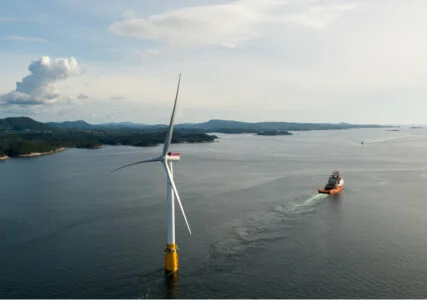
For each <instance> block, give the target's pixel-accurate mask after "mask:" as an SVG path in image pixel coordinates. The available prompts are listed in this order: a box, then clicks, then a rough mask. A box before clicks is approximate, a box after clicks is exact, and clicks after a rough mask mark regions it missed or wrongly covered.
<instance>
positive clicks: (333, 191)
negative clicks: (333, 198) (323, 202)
mask: <svg viewBox="0 0 427 300" xmlns="http://www.w3.org/2000/svg"><path fill="white" fill-rule="evenodd" d="M343 187H344V184H343V185H340V186H337V187H336V188H333V189H328V190H326V189H318V192H319V194H329V195H335V194H338V193H339V192H341V191H342V189H343Z"/></svg>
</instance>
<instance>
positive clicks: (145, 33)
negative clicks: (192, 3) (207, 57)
mask: <svg viewBox="0 0 427 300" xmlns="http://www.w3.org/2000/svg"><path fill="white" fill-rule="evenodd" d="M353 7H354V4H353V3H352V2H350V1H347V2H342V1H339V2H336V1H335V2H334V1H331V2H327V3H325V2H323V1H313V0H298V1H296V0H288V1H282V0H236V1H233V2H230V3H226V4H217V5H210V6H196V7H188V8H184V9H178V10H173V11H169V12H166V13H162V14H157V15H151V16H148V17H146V18H130V19H125V20H122V21H118V22H114V23H113V24H111V25H110V26H109V30H110V31H111V32H112V33H114V34H117V35H121V36H126V37H132V38H138V39H152V40H157V41H162V42H166V43H168V44H172V45H176V46H185V47H193V46H201V45H204V46H206V45H207V46H221V47H226V48H235V47H237V45H239V44H241V43H242V42H244V41H247V40H249V39H251V38H254V37H256V36H258V35H259V27H260V26H261V25H263V24H269V23H271V22H276V23H289V22H290V23H296V24H299V25H302V26H309V27H312V28H317V29H320V28H323V27H325V26H326V25H328V24H329V23H330V22H332V21H333V20H334V19H335V18H337V17H338V16H339V15H340V14H342V13H343V12H345V11H346V10H350V9H352V8H353Z"/></svg>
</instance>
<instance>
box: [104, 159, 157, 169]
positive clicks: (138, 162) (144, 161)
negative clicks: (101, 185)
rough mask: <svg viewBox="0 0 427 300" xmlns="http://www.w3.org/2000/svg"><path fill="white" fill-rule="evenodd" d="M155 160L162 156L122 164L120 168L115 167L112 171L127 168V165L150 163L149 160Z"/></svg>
mask: <svg viewBox="0 0 427 300" xmlns="http://www.w3.org/2000/svg"><path fill="white" fill-rule="evenodd" d="M154 161H160V157H156V158H152V159H147V160H141V161H137V162H134V163H131V164H128V165H124V166H121V167H120V168H117V169H114V170H112V171H111V172H115V171H118V170H120V169H123V168H127V167H130V166H133V165H138V164H143V163H149V162H154Z"/></svg>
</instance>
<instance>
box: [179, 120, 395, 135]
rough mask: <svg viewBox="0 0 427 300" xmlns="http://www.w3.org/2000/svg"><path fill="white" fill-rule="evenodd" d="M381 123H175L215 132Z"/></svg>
mask: <svg viewBox="0 0 427 300" xmlns="http://www.w3.org/2000/svg"><path fill="white" fill-rule="evenodd" d="M381 127H388V126H381V125H353V124H347V123H339V124H333V123H294V122H256V123H249V122H239V121H229V120H210V121H208V122H205V123H199V124H191V125H185V126H183V125H177V128H191V129H202V130H204V131H215V132H224V131H225V132H233V131H235V132H258V131H270V130H273V131H277V130H281V131H301V130H334V129H350V128H381Z"/></svg>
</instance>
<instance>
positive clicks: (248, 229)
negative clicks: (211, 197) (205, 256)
mask: <svg viewBox="0 0 427 300" xmlns="http://www.w3.org/2000/svg"><path fill="white" fill-rule="evenodd" d="M328 197H329V195H327V194H315V195H311V196H308V197H299V198H298V199H294V200H292V201H290V202H288V203H285V204H276V205H273V206H272V207H270V209H269V210H266V211H263V212H260V213H256V214H253V215H252V216H248V218H246V219H245V220H244V221H243V220H240V224H235V225H234V226H232V230H231V231H230V233H229V235H228V237H227V238H224V239H221V240H219V241H216V242H214V243H212V244H211V251H210V255H209V261H210V262H209V266H208V269H211V270H212V269H214V270H215V271H216V272H221V271H223V272H229V271H230V270H229V269H230V268H235V266H236V264H228V263H226V262H227V261H229V260H238V259H239V257H241V256H243V255H244V254H245V253H246V252H248V251H250V250H254V249H256V248H258V247H262V246H264V245H266V244H272V243H276V242H278V241H280V240H283V239H286V238H287V237H288V235H289V233H290V232H291V229H292V227H293V226H295V225H296V223H297V222H298V220H299V219H300V218H302V217H303V216H304V215H306V214H310V213H313V212H315V211H316V206H317V205H318V204H320V203H321V202H322V201H324V200H325V199H327V198H328ZM242 221H243V222H244V223H243V222H242Z"/></svg>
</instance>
